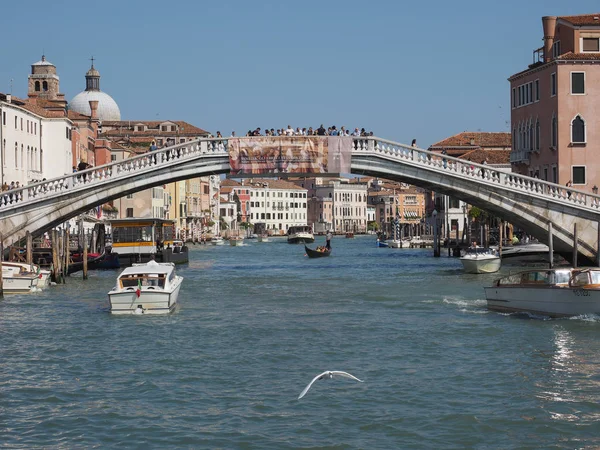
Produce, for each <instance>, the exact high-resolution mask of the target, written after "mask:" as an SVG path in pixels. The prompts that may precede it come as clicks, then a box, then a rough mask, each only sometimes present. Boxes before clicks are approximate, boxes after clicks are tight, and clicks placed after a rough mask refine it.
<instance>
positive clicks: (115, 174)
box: [0, 138, 228, 211]
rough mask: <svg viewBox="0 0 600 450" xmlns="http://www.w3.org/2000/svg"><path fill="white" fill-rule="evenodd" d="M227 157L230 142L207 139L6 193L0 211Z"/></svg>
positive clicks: (1, 201)
mask: <svg viewBox="0 0 600 450" xmlns="http://www.w3.org/2000/svg"><path fill="white" fill-rule="evenodd" d="M227 154H228V142H227V139H221V138H219V139H205V140H197V141H190V142H185V143H181V144H177V145H174V146H171V147H166V148H162V149H158V150H154V151H152V152H148V153H144V154H143V155H138V156H134V157H132V158H128V159H126V160H123V161H118V162H114V163H110V164H105V165H102V166H98V167H94V168H91V169H86V170H83V171H79V172H74V173H72V174H68V175H65V176H62V177H59V178H54V179H51V180H45V181H40V182H37V183H33V184H30V185H27V186H24V187H22V188H19V189H11V190H10V191H4V192H3V193H2V194H1V196H0V211H1V210H2V208H4V207H11V206H15V205H16V204H17V203H19V204H20V203H24V202H28V201H34V200H39V199H41V198H46V197H48V198H51V197H56V196H58V195H60V194H62V193H66V192H67V191H68V192H71V191H73V190H75V189H78V188H81V187H86V186H89V185H91V184H97V183H102V182H105V181H115V180H117V179H119V178H122V177H127V176H129V175H130V174H131V173H134V172H139V171H145V170H148V169H152V168H154V167H156V166H159V165H160V166H162V165H165V164H177V163H178V162H181V161H182V160H186V159H190V158H195V157H197V156H200V155H205V156H224V155H227Z"/></svg>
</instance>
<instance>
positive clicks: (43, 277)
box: [2, 261, 51, 289]
mask: <svg viewBox="0 0 600 450" xmlns="http://www.w3.org/2000/svg"><path fill="white" fill-rule="evenodd" d="M4 266H6V267H20V268H21V269H22V270H21V271H20V272H21V273H30V274H32V275H37V276H38V278H39V281H38V283H37V286H36V287H37V288H38V289H44V288H46V287H48V286H50V274H51V272H50V271H49V270H45V269H42V268H40V266H38V265H37V264H27V263H24V262H15V261H2V267H4Z"/></svg>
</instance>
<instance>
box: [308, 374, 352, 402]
mask: <svg viewBox="0 0 600 450" xmlns="http://www.w3.org/2000/svg"><path fill="white" fill-rule="evenodd" d="M334 376H337V377H346V378H350V379H351V380H356V381H360V382H361V383H363V381H362V380H359V379H358V378H356V377H355V376H354V375H351V374H349V373H348V372H342V371H339V370H327V371H326V372H323V373H321V374H319V375H317V376H316V377H314V378H313V379H312V381H311V382H310V383H308V386H306V387H305V388H304V390H303V391H302V392H301V393H300V396H299V397H298V400H300V399H301V398H302V397H304V396H305V395H306V393H307V392H308V390H309V389H310V387H311V386H312V385H313V383H314V382H315V381H317V380H327V379H329V378H333V377H334Z"/></svg>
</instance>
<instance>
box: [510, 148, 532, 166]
mask: <svg viewBox="0 0 600 450" xmlns="http://www.w3.org/2000/svg"><path fill="white" fill-rule="evenodd" d="M530 155H531V152H530V151H529V150H516V151H515V150H513V151H512V152H510V162H511V164H512V163H525V164H529V159H530Z"/></svg>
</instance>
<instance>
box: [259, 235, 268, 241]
mask: <svg viewBox="0 0 600 450" xmlns="http://www.w3.org/2000/svg"><path fill="white" fill-rule="evenodd" d="M257 239H258V242H269V235H268V234H259V235H258V238H257Z"/></svg>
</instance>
